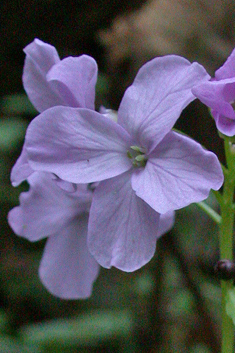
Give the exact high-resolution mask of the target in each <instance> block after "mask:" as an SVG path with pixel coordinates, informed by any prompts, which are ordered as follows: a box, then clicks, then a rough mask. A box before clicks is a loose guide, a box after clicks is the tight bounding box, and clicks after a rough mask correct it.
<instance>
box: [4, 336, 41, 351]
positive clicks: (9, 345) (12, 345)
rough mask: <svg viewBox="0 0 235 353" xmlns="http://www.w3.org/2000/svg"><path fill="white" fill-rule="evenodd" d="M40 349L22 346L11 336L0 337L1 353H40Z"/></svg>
mask: <svg viewBox="0 0 235 353" xmlns="http://www.w3.org/2000/svg"><path fill="white" fill-rule="evenodd" d="M40 352H41V350H39V348H37V347H35V346H32V345H29V346H25V345H22V344H21V343H20V342H19V341H18V340H16V339H15V338H13V337H11V336H7V335H0V353H40Z"/></svg>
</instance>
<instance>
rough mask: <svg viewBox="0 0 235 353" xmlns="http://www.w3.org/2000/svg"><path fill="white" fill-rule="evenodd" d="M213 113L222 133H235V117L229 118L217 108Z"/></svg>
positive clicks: (230, 134) (232, 134) (229, 134)
mask: <svg viewBox="0 0 235 353" xmlns="http://www.w3.org/2000/svg"><path fill="white" fill-rule="evenodd" d="M211 114H212V115H213V117H214V119H215V123H216V127H217V129H218V130H219V131H221V132H222V134H224V135H227V136H234V135H235V119H230V118H227V117H226V116H224V115H222V114H220V113H219V112H217V111H215V110H212V111H211Z"/></svg>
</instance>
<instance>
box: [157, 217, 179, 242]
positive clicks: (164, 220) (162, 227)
mask: <svg viewBox="0 0 235 353" xmlns="http://www.w3.org/2000/svg"><path fill="white" fill-rule="evenodd" d="M174 223H175V212H174V211H169V212H167V213H165V214H161V215H160V219H159V228H158V237H160V236H161V235H163V234H166V233H167V232H169V231H170V230H171V228H173V226H174Z"/></svg>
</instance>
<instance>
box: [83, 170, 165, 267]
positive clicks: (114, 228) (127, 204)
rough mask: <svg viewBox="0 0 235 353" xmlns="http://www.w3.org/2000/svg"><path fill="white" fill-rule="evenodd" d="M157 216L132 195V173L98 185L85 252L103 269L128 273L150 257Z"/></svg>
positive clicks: (154, 238)
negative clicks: (117, 269) (116, 269)
mask: <svg viewBox="0 0 235 353" xmlns="http://www.w3.org/2000/svg"><path fill="white" fill-rule="evenodd" d="M158 223H159V214H158V213H157V212H155V211H154V210H153V209H152V208H151V207H149V206H148V205H147V204H146V203H145V202H144V201H143V200H141V199H140V198H139V197H137V196H136V195H135V192H134V191H133V190H132V188H131V172H126V173H124V174H122V175H119V176H117V177H115V178H111V179H109V180H105V181H103V182H101V183H100V184H99V185H98V186H97V188H96V190H95V192H94V194H93V199H92V206H91V210H90V217H89V226H88V248H89V250H90V252H91V254H92V255H93V256H94V258H95V259H96V260H97V261H98V263H99V264H100V265H102V266H103V267H107V268H110V267H111V266H115V267H117V268H119V269H121V270H123V271H127V272H131V271H134V270H137V269H138V268H140V267H142V266H144V265H145V264H146V263H147V262H148V261H150V259H151V258H152V257H153V255H154V252H155V248H156V240H157V238H158V236H159V233H158Z"/></svg>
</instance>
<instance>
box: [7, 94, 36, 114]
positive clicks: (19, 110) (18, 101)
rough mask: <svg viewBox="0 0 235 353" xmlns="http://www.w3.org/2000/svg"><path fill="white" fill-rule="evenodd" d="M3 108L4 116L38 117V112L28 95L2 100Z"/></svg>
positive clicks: (10, 96)
mask: <svg viewBox="0 0 235 353" xmlns="http://www.w3.org/2000/svg"><path fill="white" fill-rule="evenodd" d="M1 108H2V112H3V114H4V115H36V114H38V112H37V110H36V109H35V108H34V106H33V105H32V104H31V102H30V101H29V99H28V97H27V96H26V94H24V93H21V94H12V95H9V96H5V97H3V98H2V102H1Z"/></svg>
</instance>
